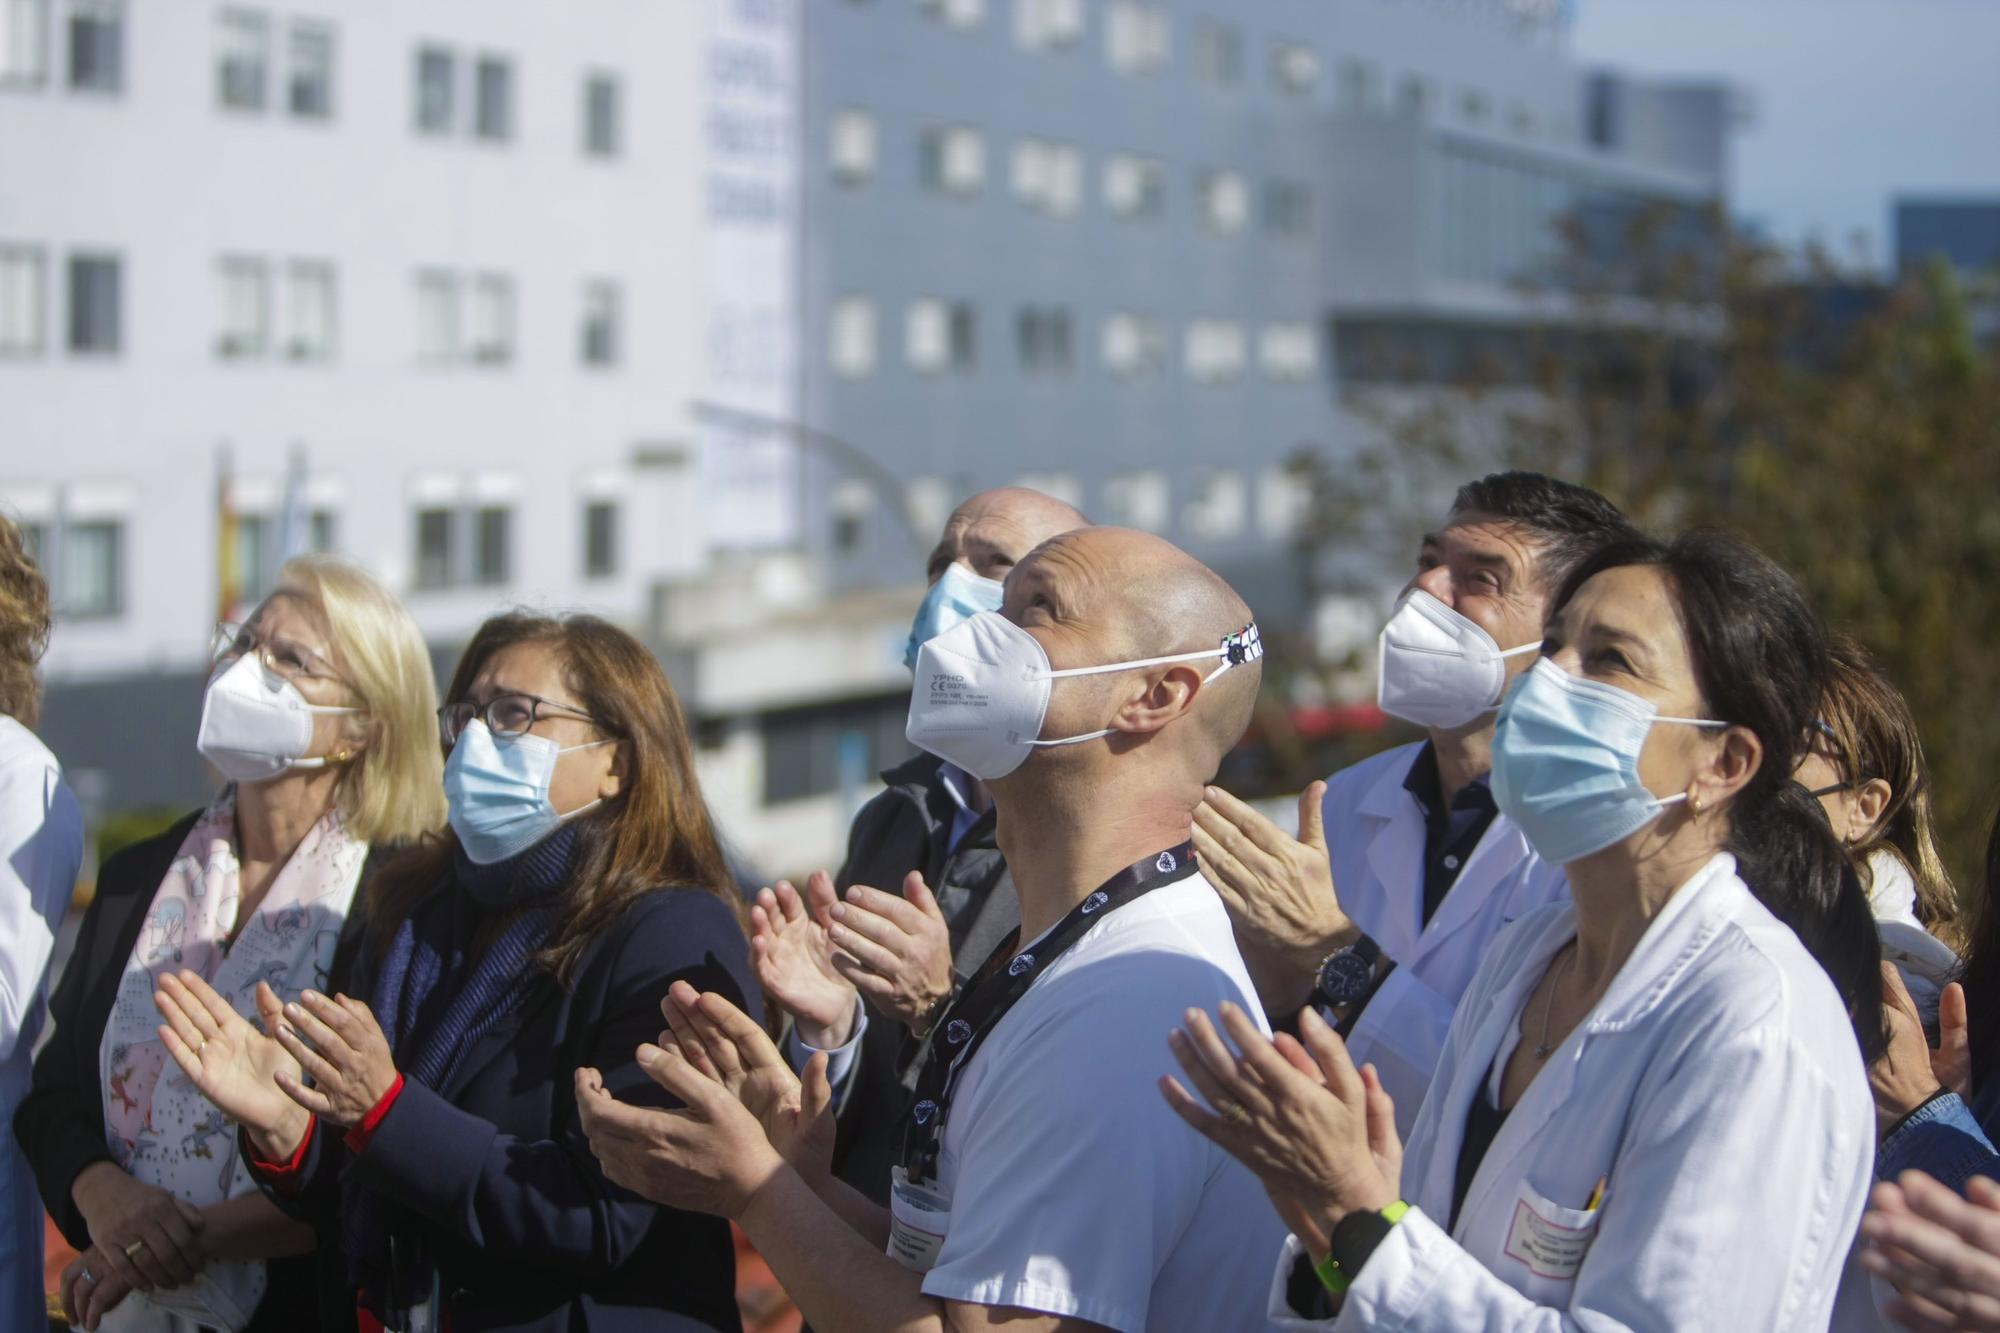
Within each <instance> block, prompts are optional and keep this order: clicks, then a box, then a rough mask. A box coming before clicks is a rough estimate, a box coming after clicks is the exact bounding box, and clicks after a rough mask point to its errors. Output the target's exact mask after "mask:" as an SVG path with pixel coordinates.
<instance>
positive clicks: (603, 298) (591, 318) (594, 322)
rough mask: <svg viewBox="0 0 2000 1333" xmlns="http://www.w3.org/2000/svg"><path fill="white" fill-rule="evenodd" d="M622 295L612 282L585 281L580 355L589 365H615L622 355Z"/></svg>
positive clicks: (616, 285)
mask: <svg viewBox="0 0 2000 1333" xmlns="http://www.w3.org/2000/svg"><path fill="white" fill-rule="evenodd" d="M623 304H624V301H623V297H622V295H621V293H620V292H619V290H618V284H617V283H615V282H609V281H595V282H586V283H584V284H583V323H582V328H581V330H580V334H581V336H580V338H579V343H580V348H579V355H580V356H581V357H582V360H583V364H584V365H586V366H615V365H617V364H618V358H619V356H620V355H621V349H620V346H619V344H620V338H619V333H620V325H621V324H622V322H623V309H622V307H623Z"/></svg>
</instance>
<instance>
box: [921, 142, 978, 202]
mask: <svg viewBox="0 0 2000 1333" xmlns="http://www.w3.org/2000/svg"><path fill="white" fill-rule="evenodd" d="M917 175H918V178H919V179H920V180H922V181H923V183H924V184H925V185H926V186H928V187H930V188H931V189H933V190H937V191H941V192H943V193H945V194H957V195H974V194H978V193H979V191H980V189H981V188H982V187H983V186H984V185H985V184H986V140H985V139H984V138H982V137H981V136H980V133H979V131H978V130H975V129H970V128H967V127H966V126H963V125H933V126H930V127H929V128H927V129H925V130H924V131H923V133H922V134H920V135H918V137H917Z"/></svg>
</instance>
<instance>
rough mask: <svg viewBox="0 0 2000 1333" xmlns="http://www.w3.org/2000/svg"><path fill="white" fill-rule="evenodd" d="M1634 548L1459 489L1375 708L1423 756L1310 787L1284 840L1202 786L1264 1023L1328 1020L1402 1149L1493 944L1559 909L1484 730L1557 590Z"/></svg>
mask: <svg viewBox="0 0 2000 1333" xmlns="http://www.w3.org/2000/svg"><path fill="white" fill-rule="evenodd" d="M1633 535H1635V533H1634V530H1633V528H1632V525H1631V524H1630V522H1629V521H1628V520H1627V519H1626V518H1625V516H1624V515H1623V514H1622V513H1620V512H1619V511H1618V509H1617V507H1616V506H1614V505H1613V504H1612V503H1611V502H1610V501H1608V500H1606V499H1605V498H1604V497H1603V496H1601V495H1598V494H1597V493H1596V492H1595V491H1591V490H1587V489H1585V488H1584V487H1581V486H1575V485H1572V484H1570V483H1568V482H1563V481H1557V480H1556V479H1554V478H1552V477H1545V476H1541V475H1539V474H1537V473H1532V472H1501V473H1496V474H1494V475H1492V476H1488V477H1484V478H1481V479H1480V480H1478V481H1474V482H1470V483H1468V484H1466V485H1465V486H1463V487H1461V488H1460V489H1459V492H1458V495H1457V497H1456V498H1455V499H1454V501H1453V503H1452V508H1451V513H1450V514H1449V515H1448V516H1447V518H1446V521H1445V524H1444V526H1443V527H1442V528H1440V529H1439V530H1438V531H1436V532H1431V533H1426V534H1425V535H1424V537H1423V540H1422V542H1421V544H1420V546H1419V548H1418V553H1417V572H1416V575H1415V577H1414V578H1412V579H1411V580H1410V582H1409V584H1408V585H1407V586H1406V587H1405V588H1404V590H1403V595H1402V597H1401V599H1400V600H1399V601H1398V602H1397V604H1396V610H1395V612H1394V614H1393V615H1392V616H1391V617H1390V620H1389V623H1388V625H1387V626H1386V627H1385V628H1384V629H1383V631H1382V638H1381V662H1380V669H1381V680H1380V686H1379V689H1380V698H1381V703H1382V707H1383V709H1384V710H1385V711H1387V712H1388V713H1390V714H1392V715H1394V716H1396V717H1400V718H1403V719H1404V720H1406V721H1410V722H1414V723H1416V724H1417V725H1419V726H1422V727H1423V728H1424V729H1425V730H1426V732H1427V733H1428V736H1427V738H1426V739H1425V740H1422V741H1417V742H1413V743H1411V744H1408V745H1402V746H1398V747H1396V748H1394V749H1391V750H1387V751H1385V752H1383V753H1381V754H1378V755H1375V756H1373V757H1372V758H1369V759H1364V760H1362V761H1361V762H1360V763H1358V764H1355V765H1353V766H1352V767H1349V768H1346V769H1343V770H1341V771H1340V772H1338V773H1336V774H1334V775H1333V777H1332V778H1331V779H1329V780H1328V781H1327V782H1325V783H1318V782H1316V783H1314V784H1312V786H1310V787H1308V788H1307V789H1306V791H1305V793H1304V795H1303V796H1302V797H1301V799H1300V802H1299V836H1298V837H1296V838H1294V837H1292V836H1290V835H1288V834H1286V833H1285V832H1284V831H1283V830H1281V829H1279V828H1278V826H1277V825H1275V824H1273V823H1272V822H1271V821H1270V820H1268V819H1265V818H1264V817H1263V816H1261V815H1259V814H1258V813H1257V812H1256V811H1254V810H1252V809H1251V808H1250V807H1249V806H1247V805H1245V804H1243V803H1242V802H1240V801H1238V800H1236V799H1235V798H1233V797H1231V796H1230V795H1228V794H1227V793H1226V792H1223V791H1221V790H1219V789H1217V788H1214V787H1211V788H1210V789H1209V790H1208V793H1207V797H1206V800H1205V802H1204V804H1203V805H1202V807H1201V808H1200V809H1199V810H1198V811H1197V812H1196V819H1195V834H1194V843H1195V850H1196V852H1197V854H1198V856H1199V857H1200V860H1201V863H1202V868H1203V870H1204V871H1205V872H1206V874H1207V875H1208V877H1209V880H1210V881H1211V882H1212V883H1213V884H1214V885H1215V887H1216V888H1217V889H1218V890H1219V891H1220V892H1221V894H1222V896H1223V900H1224V902H1226V903H1227V904H1228V906H1229V912H1230V918H1231V920H1232V922H1233V924H1234V925H1235V928H1236V937H1237V942H1238V944H1239V946H1240V947H1241V949H1242V951H1243V957H1244V961H1245V962H1246V963H1248V964H1249V966H1250V969H1251V975H1252V977H1253V978H1254V979H1255V981H1256V984H1257V991H1258V995H1259V998H1260V999H1261V1000H1262V1001H1263V1004H1264V1008H1265V1011H1266V1012H1267V1013H1268V1014H1269V1015H1270V1016H1271V1019H1272V1021H1273V1022H1274V1023H1275V1024H1278V1025H1280V1026H1284V1025H1286V1024H1287V1023H1289V1021H1291V1020H1292V1019H1293V1018H1295V1016H1296V1015H1297V1013H1298V1011H1299V1010H1300V1009H1301V1008H1302V1007H1304V1006H1305V1005H1307V1004H1309V1003H1310V1004H1314V1005H1317V1006H1318V1007H1319V1008H1320V1009H1321V1010H1322V1012H1324V1013H1326V1014H1327V1015H1328V1016H1329V1017H1330V1018H1333V1019H1335V1020H1337V1022H1338V1024H1339V1027H1340V1031H1341V1032H1342V1034H1343V1035H1344V1036H1345V1037H1346V1038H1347V1042H1348V1047H1349V1049H1350V1050H1351V1051H1352V1053H1353V1057H1354V1061H1355V1063H1356V1065H1361V1064H1373V1065H1374V1066H1375V1070H1376V1073H1377V1075H1378V1077H1379V1078H1380V1079H1381V1082H1382V1086H1383V1088H1384V1089H1386V1090H1387V1091H1388V1093H1389V1095H1390V1096H1391V1097H1393V1098H1394V1099H1395V1103H1396V1128H1397V1131H1398V1132H1399V1133H1401V1134H1404V1135H1408V1133H1409V1132H1410V1127H1411V1126H1412V1125H1413V1124H1414V1123H1415V1121H1416V1116H1417V1108H1418V1107H1419V1106H1421V1105H1422V1104H1423V1100H1424V1093H1425V1091H1426V1090H1427V1089H1428V1088H1429V1086H1430V1081H1431V1075H1432V1073H1433V1072H1434V1071H1435V1070H1436V1068H1437V1063H1438V1058H1439V1056H1440V1054H1441V1053H1442V1052H1443V1049H1444V1039H1445V1033H1446V1031H1447V1030H1448V1029H1449V1028H1450V1027H1451V1016H1452V1012H1453V1010H1454V1009H1455V1008H1456V1007H1457V1005H1458V1001H1459V997H1460V996H1462V995H1463V994H1464V993H1465V988H1466V987H1467V986H1468V985H1469V984H1471V981H1472V975H1473V973H1474V972H1476V971H1478V969H1479V961H1480V959H1481V958H1482V957H1484V956H1485V953H1486V949H1487V946H1488V944H1489V943H1490V942H1491V941H1492V939H1493V937H1494V935H1495V934H1497V933H1498V932H1499V930H1500V927H1501V926H1503V925H1505V924H1506V923H1507V922H1509V921H1512V920H1513V919H1514V918H1515V917H1517V916H1520V915H1521V914H1522V913H1524V912H1528V911H1531V910H1533V909H1534V908H1536V907H1539V906H1541V905H1542V904H1543V903H1546V902H1549V901H1551V900H1553V899H1555V898H1558V897H1560V896H1562V895H1563V894H1564V893H1565V892H1566V886H1565V882H1564V880H1563V876H1562V870H1561V868H1560V867H1558V866H1551V865H1547V864H1545V863H1544V862H1543V861H1542V860H1541V859H1540V858H1539V857H1537V856H1536V855H1535V853H1534V851H1533V850H1532V849H1531V848H1530V847H1529V846H1528V840H1527V838H1526V837H1524V836H1523V835H1522V833H1521V831H1520V829H1518V828H1517V827H1515V825H1514V824H1513V822H1512V821H1510V820H1508V819H1507V818H1506V817H1505V816H1503V815H1501V814H1500V813H1499V812H1498V811H1497V810H1496V809H1495V808H1494V804H1493V795H1492V792H1491V790H1490V789H1489V788H1488V786H1487V772H1488V769H1489V768H1490V767H1491V762H1492V761H1491V748H1492V743H1493V721H1494V718H1495V716H1496V715H1497V712H1496V710H1497V708H1498V705H1499V702H1500V696H1501V694H1502V692H1503V691H1504V690H1505V688H1506V685H1507V683H1508V682H1509V681H1510V680H1511V679H1512V678H1513V677H1514V675H1516V674H1517V673H1519V672H1520V671H1523V670H1525V669H1526V668H1527V667H1528V666H1529V665H1530V664H1531V663H1532V662H1533V661H1534V660H1535V654H1536V650H1537V649H1538V648H1539V646H1540V644H1541V638H1542V622H1543V620H1544V619H1545V618H1546V615H1547V611H1548V606H1549V602H1550V600H1551V599H1552V598H1553V597H1554V596H1555V594H1556V592H1557V591H1558V590H1559V589H1560V588H1561V586H1562V583H1563V580H1564V579H1565V578H1566V577H1567V576H1568V574H1569V571H1570V570H1572V569H1574V568H1576V566H1577V565H1578V563H1579V562H1581V561H1582V560H1583V559H1584V558H1585V557H1587V556H1589V555H1590V554H1591V553H1593V552H1595V551H1596V550H1598V549H1599V548H1601V547H1603V546H1605V545H1607V544H1609V543H1611V542H1613V541H1617V540H1620V539H1623V538H1626V537H1630V536H1633Z"/></svg>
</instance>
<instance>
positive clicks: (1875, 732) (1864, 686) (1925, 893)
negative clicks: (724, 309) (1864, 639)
mask: <svg viewBox="0 0 2000 1333" xmlns="http://www.w3.org/2000/svg"><path fill="white" fill-rule="evenodd" d="M1829 646H1830V648H1831V651H1830V653H1829V654H1828V657H1829V663H1830V665H1831V667H1832V670H1831V672H1830V673H1829V675H1828V678H1827V683H1826V693H1825V695H1824V697H1823V699H1822V701H1821V703H1820V717H1821V719H1822V720H1823V721H1824V722H1825V723H1826V725H1827V726H1828V727H1829V728H1830V729H1831V730H1832V731H1833V740H1834V744H1835V746H1836V747H1837V748H1838V749H1839V751H1840V767H1841V773H1840V776H1841V777H1842V778H1843V779H1845V780H1846V781H1848V782H1851V783H1853V784H1854V785H1855V786H1857V787H1858V786H1860V785H1861V784H1862V783H1864V782H1867V781H1868V780H1869V779H1871V778H1880V779H1882V780H1883V781H1884V782H1886V783H1888V784H1889V802H1888V804H1887V805H1885V806H1883V807H1882V813H1881V815H1880V816H1878V817H1877V818H1876V820H1875V824H1874V827H1873V828H1871V829H1869V831H1868V836H1867V838H1866V839H1865V840H1864V841H1862V842H1859V843H1857V844H1855V845H1854V847H1853V848H1851V849H1850V854H1851V855H1852V856H1853V857H1854V864H1855V869H1856V871H1857V872H1858V873H1859V874H1860V875H1861V876H1862V880H1863V882H1864V883H1866V881H1867V879H1868V870H1867V865H1868V858H1869V857H1870V856H1871V855H1872V854H1873V853H1874V852H1876V851H1877V850H1878V849H1881V848H1887V849H1888V850H1889V852H1890V854H1891V855H1893V856H1894V857H1895V858H1896V859H1897V860H1899V861H1901V862H1902V863H1903V867H1904V869H1906V870H1908V871H1909V872H1910V879H1911V880H1912V881H1913V882H1914V883H1915V885H1916V889H1917V920H1918V922H1920V923H1921V924H1922V925H1923V927H1924V929H1925V930H1928V931H1929V932H1930V933H1931V934H1933V935H1936V936H1937V937H1938V938H1939V939H1941V940H1943V941H1944V942H1945V943H1946V944H1949V945H1952V946H1953V947H1958V946H1959V945H1960V944H1961V943H1962V940H1961V937H1960V936H1961V928H1962V927H1961V922H1960V920H1959V903H1958V891H1957V890H1956V889H1955V888H1953V887H1952V883H1951V876H1950V874H1949V873H1948V872H1947V871H1946V870H1945V868H1944V858H1943V857H1942V856H1940V855H1939V854H1938V847H1937V831H1936V828H1935V825H1934V824H1933V821H1932V817H1931V778H1930V768H1929V766H1928V765H1927V764H1925V763H1924V747H1923V742H1922V740H1921V739H1920V738H1919V737H1918V735H1917V720H1916V718H1915V717H1913V716H1911V714H1910V705H1909V704H1908V703H1907V702H1906V701H1905V700H1904V698H1903V695H1902V692H1901V691H1900V690H1898V689H1897V688H1896V686H1895V685H1894V683H1892V682H1891V681H1890V679H1889V678H1888V677H1887V676H1886V675H1884V674H1883V673H1882V669H1881V668H1880V667H1879V666H1877V665H1876V664H1875V660H1874V659H1873V658H1872V657H1870V656H1869V655H1868V650H1867V649H1865V648H1863V647H1862V646H1861V645H1860V644H1858V643H1856V642H1854V640H1852V639H1849V638H1847V637H1845V636H1844V635H1834V636H1832V640H1831V643H1830V645H1829ZM1869 887H1871V888H1872V887H1873V886H1872V885H1870V886H1869Z"/></svg>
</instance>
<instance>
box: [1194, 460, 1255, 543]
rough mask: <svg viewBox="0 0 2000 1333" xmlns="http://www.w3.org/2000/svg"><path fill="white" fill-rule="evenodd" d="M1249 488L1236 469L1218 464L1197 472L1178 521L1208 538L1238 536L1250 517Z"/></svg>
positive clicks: (1241, 533)
mask: <svg viewBox="0 0 2000 1333" xmlns="http://www.w3.org/2000/svg"><path fill="white" fill-rule="evenodd" d="M1249 492H1250V488H1249V486H1248V484H1247V483H1246V482H1245V481H1244V479H1243V477H1242V475H1241V474H1240V473H1236V472H1230V471H1227V470H1225V469H1221V468H1216V469H1213V470H1211V471H1207V472H1198V473H1196V474H1195V477H1194V483H1193V486H1192V487H1191V488H1190V492H1189V495H1188V502H1187V507H1186V509H1184V510H1183V511H1182V513H1181V523H1182V525H1183V526H1184V527H1185V528H1186V529H1187V531H1188V532H1189V534H1190V535H1192V536H1196V537H1206V538H1207V539H1209V540H1210V541H1222V540H1227V539H1229V538H1231V537H1240V536H1242V535H1243V527H1244V524H1245V523H1246V522H1247V521H1248V519H1249V517H1250V494H1249Z"/></svg>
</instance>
